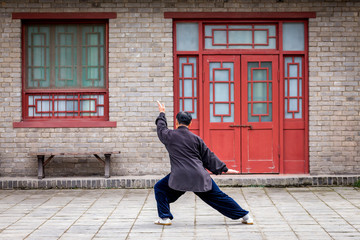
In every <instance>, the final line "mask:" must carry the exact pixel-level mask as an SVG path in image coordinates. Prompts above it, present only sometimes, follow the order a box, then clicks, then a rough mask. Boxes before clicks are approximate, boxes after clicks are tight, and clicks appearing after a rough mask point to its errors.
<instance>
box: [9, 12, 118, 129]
mask: <svg viewBox="0 0 360 240" xmlns="http://www.w3.org/2000/svg"><path fill="white" fill-rule="evenodd" d="M12 18H13V19H21V21H22V121H20V122H14V123H13V127H14V128H70V127H82V128H92V127H116V122H113V121H109V84H108V52H109V51H108V47H109V39H108V36H109V24H108V22H109V19H112V18H116V13H114V12H104V13H94V12H86V13H85V12H82V13H13V14H12ZM44 22H46V23H49V24H67V23H68V24H74V23H76V24H104V26H105V34H104V35H105V36H104V37H105V39H104V48H105V49H104V61H105V66H104V72H105V74H104V75H105V76H104V81H105V83H104V88H103V89H99V88H93V89H92V88H72V89H66V88H61V89H35V90H34V89H29V88H26V86H25V84H26V79H25V78H26V71H27V70H26V63H25V57H26V53H25V51H26V50H25V42H26V41H25V40H26V39H25V27H26V25H27V24H29V23H35V24H36V23H44ZM32 93H33V94H37V95H39V96H40V95H44V96H46V98H48V99H50V100H49V101H52V104H53V106H54V103H55V102H56V101H60V100H62V101H63V100H64V101H69V100H66V99H60V100H59V98H60V97H62V95H67V97H66V98H69V97H70V98H72V99H70V100H72V102H76V101H77V102H78V103H80V102H81V101H89V102H90V101H91V102H92V103H95V106H96V107H101V108H103V112H104V113H103V114H101V116H92V117H89V116H84V115H91V113H92V112H86V111H85V114H84V113H83V112H82V114H80V112H81V111H80V109H79V106H80V104H78V107H77V113H76V114H77V115H78V117H76V118H75V117H54V116H55V114H54V112H52V115H53V116H51V117H50V116H47V117H46V114H44V116H45V117H38V118H34V117H33V118H32V117H29V114H28V108H29V102H28V101H27V100H29V99H28V94H32ZM91 94H93V95H94V94H96V95H99V96H100V95H102V96H103V100H102V102H99V101H98V100H99V99H96V97H95V98H94V96H89V95H91ZM65 105H66V104H65ZM52 111H54V107H53V108H52ZM49 115H51V114H49ZM57 115H58V116H59V115H60V114H57ZM74 115H75V114H74ZM81 115H82V116H81Z"/></svg>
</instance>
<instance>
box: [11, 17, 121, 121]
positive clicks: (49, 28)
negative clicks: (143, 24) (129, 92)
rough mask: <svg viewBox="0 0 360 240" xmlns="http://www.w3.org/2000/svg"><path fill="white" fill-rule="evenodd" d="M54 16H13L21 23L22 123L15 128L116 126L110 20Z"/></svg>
mask: <svg viewBox="0 0 360 240" xmlns="http://www.w3.org/2000/svg"><path fill="white" fill-rule="evenodd" d="M18 15H20V16H18ZM14 16H15V17H14ZM51 16H52V14H50V13H49V14H40V15H33V14H31V13H28V14H21V13H18V14H16V13H14V14H13V18H21V19H22V20H23V21H22V36H23V37H22V48H23V59H22V65H23V67H22V69H23V74H22V77H23V85H22V102H23V107H22V120H23V121H22V122H20V123H14V127H28V126H29V127H58V126H61V127H82V125H84V124H82V122H86V124H85V126H86V127H91V126H94V127H109V126H116V123H114V122H109V121H108V120H109V92H108V69H107V68H108V66H107V63H108V51H107V49H108V19H105V18H107V17H108V16H107V15H106V14H102V15H101V14H98V15H94V19H96V20H94V19H88V20H86V18H87V17H86V16H85V15H84V14H80V16H83V17H84V18H85V19H76V17H75V18H74V19H71V18H72V17H74V15H69V14H64V17H65V19H60V17H61V15H58V14H55V15H54V18H53V19H51ZM115 16H116V15H115ZM111 17H112V18H113V17H114V16H111ZM46 18H50V19H46ZM97 18H101V19H97ZM45 19H46V20H45ZM59 121H61V123H62V124H60V125H58V124H57V122H59ZM67 121H68V122H67ZM26 122H28V123H29V122H31V123H30V124H26ZM66 122H67V123H68V124H66ZM89 122H93V124H89ZM24 123H25V124H24Z"/></svg>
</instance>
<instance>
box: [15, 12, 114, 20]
mask: <svg viewBox="0 0 360 240" xmlns="http://www.w3.org/2000/svg"><path fill="white" fill-rule="evenodd" d="M112 18H117V15H116V12H66V13H63V12H62V13H59V12H44V13H29V12H14V13H12V19H112Z"/></svg>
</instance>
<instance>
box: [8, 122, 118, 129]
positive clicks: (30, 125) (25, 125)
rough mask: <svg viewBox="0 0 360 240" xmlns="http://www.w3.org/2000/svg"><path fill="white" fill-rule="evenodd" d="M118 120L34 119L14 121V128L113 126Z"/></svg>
mask: <svg viewBox="0 0 360 240" xmlns="http://www.w3.org/2000/svg"><path fill="white" fill-rule="evenodd" d="M112 127H116V122H110V121H89V120H84V121H78V120H76V121H71V120H64V121H58V120H55V121H54V120H49V121H46V120H37V121H36V120H34V121H21V122H13V128H112Z"/></svg>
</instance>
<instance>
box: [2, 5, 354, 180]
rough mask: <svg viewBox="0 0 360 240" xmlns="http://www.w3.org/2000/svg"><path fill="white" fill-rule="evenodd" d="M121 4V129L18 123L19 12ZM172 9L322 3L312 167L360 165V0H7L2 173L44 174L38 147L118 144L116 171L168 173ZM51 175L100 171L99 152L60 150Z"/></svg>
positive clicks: (117, 102)
mask: <svg viewBox="0 0 360 240" xmlns="http://www.w3.org/2000/svg"><path fill="white" fill-rule="evenodd" d="M22 11H26V12H103V11H105V12H117V19H111V20H110V34H109V36H110V39H109V90H110V120H111V121H116V122H117V128H91V129H89V128H70V129H68V128H53V129H52V128H44V129H34V128H29V129H26V128H16V129H14V128H13V127H12V123H13V122H18V121H20V120H21V22H20V20H12V19H11V13H12V12H22ZM165 11H174V12H176V11H180V12H186V11H204V12H211V11H232V12H233V11H238V12H249V11H251V12H296V11H316V12H317V18H315V19H310V23H309V47H310V49H309V50H310V51H309V85H310V89H309V100H310V111H309V116H310V122H309V125H310V131H309V140H310V143H309V145H310V146H309V150H310V153H309V154H310V171H311V173H312V174H340V173H341V174H350V173H359V172H360V124H359V120H360V107H359V100H360V97H359V92H360V84H359V83H360V73H359V72H360V71H359V70H360V69H359V60H360V54H359V51H360V50H359V49H360V26H359V22H360V19H359V11H360V2H359V1H356V0H353V1H350V0H349V1H341V0H339V1H324V0H321V1H320V0H303V1H295V0H284V2H280V3H277V2H276V1H267V0H254V1H247V0H243V1H240V0H236V1H235V0H228V1H227V2H224V1H220V0H198V1H194V0H188V1H186V0H185V1H183V0H172V1H165V0H158V1H149V0H136V1H135V0H134V1H132V0H123V1H121V0H103V1H101V0H97V1H95V0H94V1H92V0H62V1H61V0H27V1H24V0H3V1H1V5H0V34H1V35H0V36H1V37H0V69H1V71H0V86H1V92H0V116H1V117H0V136H1V138H0V144H1V145H0V176H35V175H36V173H37V172H36V171H37V170H36V168H37V163H36V160H35V159H34V158H32V157H29V156H28V152H29V151H36V150H38V149H42V148H48V149H53V150H57V151H61V150H69V149H71V150H74V151H75V150H82V151H84V150H90V151H97V150H103V149H119V150H121V151H122V153H121V156H117V157H114V158H113V164H112V175H144V174H165V173H167V172H168V171H169V163H168V157H167V153H166V150H165V148H164V147H163V146H162V144H161V143H160V142H159V141H158V139H157V137H156V132H155V126H154V119H155V117H156V115H157V108H156V105H155V103H154V101H155V100H157V99H159V100H161V101H164V102H166V107H167V109H168V110H169V111H168V120H169V121H170V126H172V124H173V123H172V118H173V113H172V108H173V66H172V20H171V19H164V18H163V13H164V12H165ZM46 170H47V174H48V175H51V176H63V175H99V174H102V171H103V168H102V166H101V165H100V164H99V163H98V162H97V161H96V159H92V160H90V161H85V157H80V158H75V157H74V158H71V157H70V158H57V159H55V160H54V162H52V163H50V164H49V165H48V166H47V169H46Z"/></svg>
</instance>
